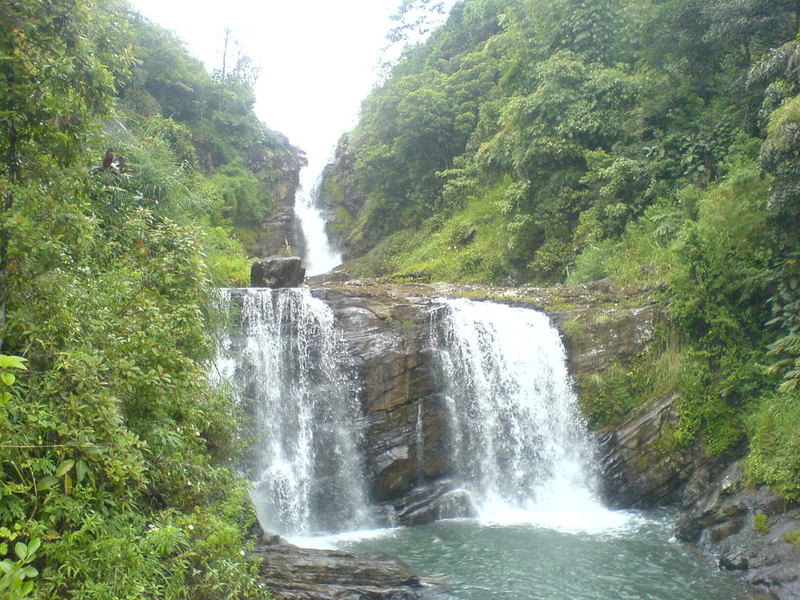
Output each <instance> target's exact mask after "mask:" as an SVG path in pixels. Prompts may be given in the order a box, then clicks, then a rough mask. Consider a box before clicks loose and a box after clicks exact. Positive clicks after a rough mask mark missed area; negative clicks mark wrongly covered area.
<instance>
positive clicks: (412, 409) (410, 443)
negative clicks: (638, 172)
mask: <svg viewBox="0 0 800 600" xmlns="http://www.w3.org/2000/svg"><path fill="white" fill-rule="evenodd" d="M337 279H346V276H344V275H343V274H334V275H332V276H330V275H329V276H327V279H326V277H320V278H312V279H311V280H310V282H311V286H312V293H313V295H315V296H316V297H319V298H321V299H324V300H325V302H326V303H327V304H328V305H329V306H330V307H331V308H332V309H333V311H334V314H335V318H336V324H337V327H338V328H339V330H341V331H342V333H343V336H344V340H345V343H346V344H347V345H348V346H349V352H350V355H351V356H352V357H353V359H354V369H355V373H356V376H357V377H358V379H359V381H360V383H361V398H360V400H361V405H362V410H363V414H364V415H365V417H364V418H365V427H366V432H365V435H364V438H363V439H364V442H363V443H364V448H363V449H362V450H363V456H364V457H365V467H366V473H367V479H368V492H369V496H370V498H371V500H372V501H373V502H374V503H377V504H383V505H384V506H385V507H386V513H387V515H388V517H387V519H388V520H389V521H391V522H395V523H400V524H406V525H415V524H421V523H426V522H430V521H432V520H435V519H438V518H442V517H452V516H467V515H469V514H470V513H471V506H470V504H469V499H468V498H467V497H466V496H464V495H462V494H461V493H460V492H459V491H458V489H456V487H455V482H454V481H453V480H452V479H451V476H452V475H453V473H454V465H453V464H452V463H451V462H450V459H449V453H448V431H447V427H448V425H447V423H448V420H447V418H446V411H445V405H444V401H443V398H442V397H441V395H440V392H439V390H440V389H441V385H440V382H439V381H438V380H437V368H436V365H435V362H434V355H433V351H432V348H431V339H430V325H431V318H432V317H431V314H432V311H433V310H434V307H435V306H436V298H441V297H453V296H466V297H469V298H473V299H476V300H491V301H497V302H503V303H509V304H515V305H525V306H529V307H532V308H537V309H540V310H543V311H545V312H546V313H548V314H549V315H550V316H551V318H552V319H553V322H554V323H555V324H556V325H557V326H558V327H560V328H561V330H562V332H563V333H564V335H562V337H564V339H565V342H566V345H567V349H568V356H569V363H570V368H571V370H572V373H573V375H574V376H575V377H576V378H577V379H582V378H586V377H589V376H591V375H593V374H600V373H602V372H603V371H604V370H606V369H608V368H609V366H610V365H613V364H619V363H623V364H629V363H630V361H633V360H636V359H637V358H640V357H641V356H642V355H644V353H645V352H646V351H647V349H648V347H649V345H650V344H651V342H653V340H654V331H655V327H656V325H657V323H658V322H659V319H660V318H661V311H660V307H659V304H658V303H657V302H656V301H655V300H654V297H655V296H654V294H653V293H652V290H633V289H627V290H625V289H618V288H614V287H613V286H610V285H608V284H607V283H603V282H599V283H595V284H590V285H586V286H577V287H552V288H486V287H481V286H453V285H446V284H415V283H398V282H392V281H383V282H376V281H343V282H342V281H335V280H337ZM570 323H572V324H573V325H571V326H570V325H569V324H570ZM575 324H577V325H575ZM578 326H579V327H578ZM576 327H578V330H579V335H576V334H575V333H574V332H575V330H576ZM569 330H571V331H572V333H571V334H570V333H569ZM679 401H680V396H679V395H678V394H677V393H671V394H670V395H668V396H666V397H664V398H658V399H656V400H655V401H654V402H652V403H651V404H650V405H649V406H646V407H643V408H642V409H640V410H639V411H638V412H637V413H636V414H635V415H632V416H631V418H630V419H628V420H627V421H626V422H624V423H623V424H622V425H620V426H617V427H613V428H606V429H604V430H601V431H599V432H598V440H599V444H598V446H599V448H600V457H599V458H600V464H601V472H602V477H601V480H602V489H603V493H604V495H605V497H606V500H607V502H608V503H609V504H610V505H612V506H615V507H620V508H623V507H624V508H628V507H637V508H649V507H654V506H666V505H669V506H676V507H679V508H680V510H681V512H682V516H681V518H680V520H679V521H678V526H677V529H676V535H677V537H678V538H679V539H681V540H683V541H686V542H692V543H697V544H699V546H700V547H701V548H702V549H703V550H704V551H706V552H708V553H709V554H711V555H713V556H715V557H716V558H717V559H718V561H719V565H720V568H724V569H730V570H735V571H737V572H738V573H739V574H740V575H741V576H742V577H743V578H744V579H745V580H746V581H747V582H749V583H751V584H753V585H754V586H756V587H758V588H761V589H763V590H765V591H767V592H768V593H769V594H770V595H771V596H772V597H775V598H780V599H787V600H788V599H789V598H797V597H800V579H799V578H798V576H799V575H800V547H798V546H796V545H794V544H793V543H791V542H790V541H789V540H790V539H794V538H792V537H791V535H787V534H792V532H797V530H798V529H800V509H798V508H797V507H791V506H787V505H786V504H785V503H784V502H783V501H781V500H780V499H779V498H778V497H777V496H775V495H774V494H772V493H771V492H769V491H768V490H766V489H764V488H760V489H755V490H753V489H748V488H747V486H746V485H745V482H744V478H743V476H742V468H741V463H740V461H739V460H738V459H739V457H740V456H741V455H742V453H743V450H744V449H740V450H739V452H734V453H733V454H731V455H728V456H722V457H715V458H711V457H709V456H708V455H707V454H706V453H705V452H704V450H703V448H702V446H701V445H699V444H695V445H691V446H687V447H677V446H676V445H675V444H674V442H673V441H672V435H671V433H672V432H673V431H674V430H675V427H676V426H677V419H678V417H677V408H678V404H679ZM287 597H291V596H287ZM309 597H310V596H309ZM376 597H378V596H376Z"/></svg>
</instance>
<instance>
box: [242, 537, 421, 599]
mask: <svg viewBox="0 0 800 600" xmlns="http://www.w3.org/2000/svg"><path fill="white" fill-rule="evenodd" d="M254 556H256V557H257V558H258V559H260V561H261V566H260V569H259V571H260V575H261V580H262V581H263V582H264V584H265V585H266V587H267V588H268V589H269V590H270V591H271V592H272V594H273V596H274V597H275V598H276V600H418V598H420V595H419V593H418V592H419V589H420V587H421V585H422V584H421V582H420V579H419V577H417V576H416V575H415V574H414V573H413V572H412V571H411V569H410V568H409V567H408V565H406V564H405V563H403V562H402V561H401V560H399V559H396V558H392V557H390V556H386V555H383V554H354V553H351V552H342V551H340V550H317V549H310V548H299V547H297V546H293V545H291V544H275V545H265V546H260V547H258V548H257V549H256V550H255V552H254Z"/></svg>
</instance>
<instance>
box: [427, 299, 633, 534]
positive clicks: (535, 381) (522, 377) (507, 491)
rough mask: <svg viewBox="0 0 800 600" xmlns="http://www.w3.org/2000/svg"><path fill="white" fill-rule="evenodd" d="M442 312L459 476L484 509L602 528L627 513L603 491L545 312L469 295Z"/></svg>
mask: <svg viewBox="0 0 800 600" xmlns="http://www.w3.org/2000/svg"><path fill="white" fill-rule="evenodd" d="M440 304H441V306H440V307H439V308H438V309H437V310H435V311H434V313H433V326H432V329H431V336H432V345H433V347H434V348H435V349H436V351H437V356H438V357H439V361H440V366H441V372H442V376H443V386H444V394H445V398H446V401H447V407H448V412H449V421H450V435H451V440H452V457H453V463H454V464H455V465H456V471H457V476H458V477H459V478H460V479H461V480H462V481H463V486H464V487H465V488H466V489H467V491H469V492H470V495H471V496H472V499H473V502H474V503H475V505H476V506H477V507H478V509H479V511H480V514H481V517H483V518H485V519H489V520H499V521H528V522H531V521H534V522H537V521H538V522H541V523H542V524H546V525H548V526H555V527H564V528H580V529H587V528H588V529H594V528H605V527H608V526H609V525H613V524H614V523H615V522H616V523H621V522H622V521H624V520H625V517H624V516H623V515H621V514H619V513H612V512H610V511H608V510H606V509H604V508H603V507H602V506H601V505H600V504H599V502H597V500H596V499H595V494H594V493H593V487H594V486H593V484H592V476H591V468H590V466H589V465H590V460H591V456H592V446H591V443H590V442H589V439H588V436H587V434H586V428H585V424H584V423H583V421H582V419H581V417H580V414H579V412H578V407H577V398H576V395H575V393H574V392H573V390H572V384H571V380H570V377H569V373H568V371H567V366H566V356H565V352H564V348H563V345H562V344H561V339H560V337H559V334H558V332H557V331H556V329H555V328H554V327H553V326H552V325H551V324H550V321H549V319H548V318H547V316H546V315H544V314H543V313H540V312H536V311H533V310H529V309H522V308H514V307H509V306H505V305H501V304H494V303H490V302H473V301H469V300H464V299H458V300H442V301H440Z"/></svg>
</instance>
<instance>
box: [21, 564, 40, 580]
mask: <svg viewBox="0 0 800 600" xmlns="http://www.w3.org/2000/svg"><path fill="white" fill-rule="evenodd" d="M22 573H23V574H24V575H25V577H28V578H30V577H36V576H37V575H38V574H39V571H38V569H36V567H25V568H24V569H23V571H22Z"/></svg>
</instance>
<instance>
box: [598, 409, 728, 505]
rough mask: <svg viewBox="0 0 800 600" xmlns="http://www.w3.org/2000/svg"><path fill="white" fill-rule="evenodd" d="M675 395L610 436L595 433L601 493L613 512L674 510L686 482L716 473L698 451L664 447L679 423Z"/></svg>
mask: <svg viewBox="0 0 800 600" xmlns="http://www.w3.org/2000/svg"><path fill="white" fill-rule="evenodd" d="M679 399H680V397H679V396H678V395H677V394H675V395H672V396H670V397H668V398H665V399H663V400H661V401H660V402H656V403H654V404H653V405H651V406H650V407H649V408H648V409H647V410H646V411H644V412H643V413H642V414H640V415H638V416H636V417H634V418H632V419H630V420H629V421H627V422H626V423H623V424H622V425H621V426H620V427H617V428H615V429H613V430H606V431H603V432H600V433H599V440H600V444H599V445H600V453H599V459H600V466H601V471H602V474H603V477H602V479H601V489H602V492H603V497H604V499H605V501H606V502H607V503H608V504H609V505H610V506H612V507H617V508H652V507H655V506H665V505H672V504H676V503H677V502H679V501H680V499H681V494H682V492H683V490H684V488H685V487H686V486H687V484H688V483H689V481H690V480H691V479H693V478H697V477H699V476H700V475H699V474H700V473H705V474H706V476H708V477H710V476H711V475H710V472H716V471H719V470H720V467H719V464H720V461H718V460H712V459H710V458H709V457H708V456H706V454H705V453H704V452H703V450H702V448H700V447H699V446H698V445H694V446H691V447H689V448H677V447H670V446H667V444H669V443H670V442H669V441H667V439H668V438H669V436H670V432H671V431H674V429H675V427H676V426H677V423H678V414H677V402H678V400H679Z"/></svg>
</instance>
